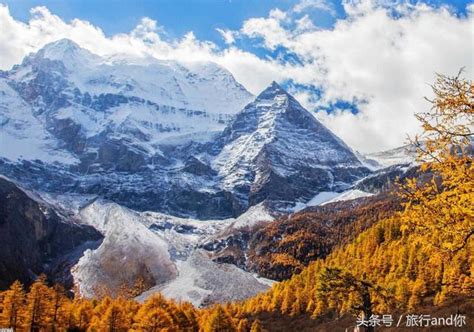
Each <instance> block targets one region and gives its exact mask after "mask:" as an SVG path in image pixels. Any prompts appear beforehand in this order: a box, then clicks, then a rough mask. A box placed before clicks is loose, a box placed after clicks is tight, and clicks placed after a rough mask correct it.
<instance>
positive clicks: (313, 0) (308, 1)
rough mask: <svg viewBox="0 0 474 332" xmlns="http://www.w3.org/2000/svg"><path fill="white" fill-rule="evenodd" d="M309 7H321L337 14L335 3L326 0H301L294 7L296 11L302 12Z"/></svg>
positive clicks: (332, 13)
mask: <svg viewBox="0 0 474 332" xmlns="http://www.w3.org/2000/svg"><path fill="white" fill-rule="evenodd" d="M307 9H319V10H322V11H326V12H328V13H330V14H331V15H333V16H336V10H335V9H334V6H333V4H332V3H330V2H328V1H326V0H301V1H300V2H298V3H297V4H296V5H295V6H294V7H293V11H294V12H295V13H301V12H303V11H305V10H307Z"/></svg>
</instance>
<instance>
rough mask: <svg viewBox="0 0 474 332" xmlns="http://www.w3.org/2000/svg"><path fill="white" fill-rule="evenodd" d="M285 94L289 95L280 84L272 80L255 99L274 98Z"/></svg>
mask: <svg viewBox="0 0 474 332" xmlns="http://www.w3.org/2000/svg"><path fill="white" fill-rule="evenodd" d="M279 95H285V96H289V94H288V92H286V90H285V89H283V88H282V87H281V86H280V84H278V83H277V82H275V81H273V82H272V83H271V84H270V85H269V86H268V87H267V88H266V89H265V90H263V91H262V92H261V93H260V94H259V95H258V96H257V100H262V99H274V98H275V97H276V96H279Z"/></svg>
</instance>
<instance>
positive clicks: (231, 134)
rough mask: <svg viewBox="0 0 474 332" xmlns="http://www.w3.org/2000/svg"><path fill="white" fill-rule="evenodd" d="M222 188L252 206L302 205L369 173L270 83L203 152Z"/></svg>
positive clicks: (279, 88)
mask: <svg viewBox="0 0 474 332" xmlns="http://www.w3.org/2000/svg"><path fill="white" fill-rule="evenodd" d="M209 153H210V154H211V155H214V156H213V158H211V166H212V167H213V169H215V170H216V171H217V173H218V175H219V177H220V179H221V185H222V188H224V189H226V190H229V191H231V192H236V193H238V196H239V195H240V196H243V197H245V199H246V200H247V204H248V205H253V204H256V203H258V202H261V201H263V200H270V201H273V202H275V203H278V204H283V205H285V204H286V203H288V202H290V204H293V203H294V202H305V201H307V200H309V199H310V198H311V197H313V196H314V195H315V194H317V193H318V192H321V191H327V190H335V191H338V190H339V191H340V190H343V189H345V188H347V187H348V186H349V185H350V184H351V183H352V182H353V181H355V180H356V179H358V178H360V177H362V176H364V175H366V174H368V173H369V171H368V169H367V168H365V167H364V166H363V165H362V164H361V163H360V161H359V160H358V159H357V157H356V156H355V155H354V153H353V152H352V150H351V149H350V148H349V147H348V146H347V145H346V144H345V143H344V142H342V141H341V140H340V139H339V138H338V137H336V136H335V135H334V134H333V133H331V132H330V131H329V130H328V129H327V128H326V127H324V126H323V125H322V124H321V123H320V122H319V121H318V120H317V119H316V118H315V117H314V116H313V115H312V114H310V113H309V112H308V111H306V110H305V109H304V108H303V107H302V106H301V105H300V104H299V103H298V102H297V101H296V99H294V98H293V97H292V96H291V95H289V94H288V93H287V92H286V91H285V90H283V89H282V88H281V87H280V86H279V85H278V84H277V83H275V82H273V83H272V84H271V85H270V86H269V87H268V88H267V89H265V90H264V91H263V92H262V93H261V94H260V95H259V96H258V97H257V98H256V99H255V101H253V102H252V103H250V104H248V105H247V106H246V107H245V108H244V109H243V110H242V112H240V113H238V114H237V115H236V117H235V119H234V120H233V121H232V122H231V123H230V124H229V126H227V128H226V129H225V130H224V132H223V133H222V134H221V135H220V136H219V138H218V139H217V140H216V143H214V144H213V145H212V147H211V149H210V152H209Z"/></svg>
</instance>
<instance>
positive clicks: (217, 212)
mask: <svg viewBox="0 0 474 332" xmlns="http://www.w3.org/2000/svg"><path fill="white" fill-rule="evenodd" d="M0 93H1V94H2V96H3V98H2V99H1V100H0V130H1V134H2V140H1V141H0V145H1V146H0V148H1V149H0V151H1V153H0V156H1V157H3V158H1V160H0V172H1V173H3V174H6V175H7V176H9V177H11V178H13V179H16V180H18V181H20V182H21V183H23V184H24V185H28V186H30V187H31V188H33V189H37V190H42V191H47V192H56V193H64V192H75V193H84V194H95V195H98V196H100V197H104V198H107V199H110V200H112V201H115V202H117V203H119V204H122V205H125V206H127V207H130V208H133V209H136V210H141V211H143V210H152V211H160V212H164V213H168V214H172V215H176V216H189V217H193V218H199V219H210V218H217V219H223V218H229V217H236V216H238V215H240V214H241V213H243V212H244V211H245V210H247V209H248V208H249V207H250V206H254V205H256V204H258V203H260V202H263V201H266V202H269V204H270V205H271V206H272V208H273V209H275V210H279V211H286V209H288V208H291V207H292V206H294V205H295V204H297V203H304V202H306V201H308V200H309V199H311V198H312V197H313V196H314V195H315V194H317V193H318V192H321V191H340V190H343V189H345V188H346V187H348V186H350V185H351V184H352V183H353V182H354V181H355V180H357V179H359V178H361V177H363V176H364V175H367V174H368V173H369V170H368V169H367V168H365V167H364V166H363V165H362V164H361V163H360V162H359V160H358V159H357V158H356V156H355V155H354V154H353V153H352V151H351V150H350V149H349V148H348V147H347V146H346V145H345V144H344V143H343V142H342V141H341V140H340V139H339V138H337V137H336V136H335V135H334V134H332V133H331V132H330V131H329V130H328V129H327V128H325V127H324V126H323V125H322V124H321V123H320V122H318V121H317V120H316V118H315V117H314V116H313V115H311V114H310V113H309V112H307V111H306V110H305V109H304V108H303V107H302V106H301V105H300V104H299V103H298V102H297V101H296V100H295V99H294V98H293V97H292V96H290V95H289V94H288V93H287V92H286V91H284V90H283V89H282V88H281V87H280V86H279V85H278V84H276V83H273V84H271V85H270V86H269V87H268V88H267V89H265V90H264V91H263V92H262V93H261V94H260V95H259V96H258V97H257V98H256V99H255V100H254V101H253V102H251V103H250V104H248V105H247V106H245V107H243V106H244V105H245V104H246V103H247V102H248V101H249V99H250V98H251V95H250V94H249V93H248V92H247V91H246V90H245V89H244V88H243V87H242V86H241V85H240V84H238V83H237V82H236V81H235V80H234V79H233V77H232V75H231V74H230V73H229V72H227V71H226V70H224V69H222V68H221V67H219V66H217V65H215V64H209V63H206V64H202V63H197V64H186V66H185V65H183V64H179V63H175V62H170V61H158V60H156V59H126V58H125V59H124V58H117V57H113V58H103V57H99V56H97V55H94V54H92V53H90V52H88V51H87V50H84V49H82V48H80V47H79V46H78V45H76V44H74V43H73V42H71V41H68V40H61V41H58V42H56V43H52V44H49V45H47V46H45V47H44V48H43V49H41V50H40V51H38V52H37V53H36V54H31V55H29V56H28V57H26V58H25V59H24V61H23V63H22V64H20V65H17V66H14V67H13V68H12V70H10V71H8V72H3V73H2V75H1V77H0ZM242 108H243V109H242Z"/></svg>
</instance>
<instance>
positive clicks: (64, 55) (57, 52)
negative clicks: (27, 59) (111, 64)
mask: <svg viewBox="0 0 474 332" xmlns="http://www.w3.org/2000/svg"><path fill="white" fill-rule="evenodd" d="M32 57H33V58H36V59H45V58H47V59H49V60H58V61H62V62H63V63H64V64H65V65H66V67H68V66H76V65H83V64H86V63H89V62H91V61H95V60H98V59H99V58H100V57H99V56H97V55H95V54H92V53H91V52H89V51H88V50H86V49H84V48H82V47H81V46H79V45H78V44H77V43H76V42H74V41H72V40H71V39H67V38H63V39H59V40H57V41H55V42H52V43H49V44H46V45H45V46H43V48H41V49H40V50H39V51H38V52H37V53H36V54H33V55H32Z"/></svg>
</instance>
